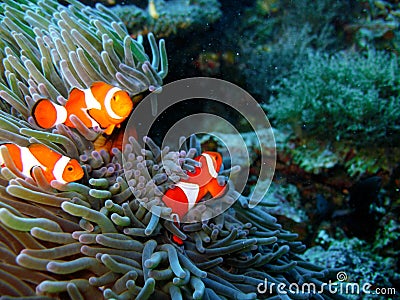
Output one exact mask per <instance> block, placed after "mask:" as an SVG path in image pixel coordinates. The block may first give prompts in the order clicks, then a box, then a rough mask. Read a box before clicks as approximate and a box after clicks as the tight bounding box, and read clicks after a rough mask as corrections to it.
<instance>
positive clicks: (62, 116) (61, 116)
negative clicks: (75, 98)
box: [53, 103, 68, 126]
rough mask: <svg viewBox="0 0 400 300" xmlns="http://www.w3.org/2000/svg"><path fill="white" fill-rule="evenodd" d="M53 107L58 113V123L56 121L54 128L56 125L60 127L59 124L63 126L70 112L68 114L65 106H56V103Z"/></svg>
mask: <svg viewBox="0 0 400 300" xmlns="http://www.w3.org/2000/svg"><path fill="white" fill-rule="evenodd" d="M53 105H54V108H55V109H56V112H57V119H56V121H55V123H54V125H53V126H55V125H58V124H62V123H64V122H65V121H66V120H67V116H68V112H67V110H66V109H65V107H64V106H61V105H58V104H55V103H53Z"/></svg>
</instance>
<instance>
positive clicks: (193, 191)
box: [176, 181, 200, 210]
mask: <svg viewBox="0 0 400 300" xmlns="http://www.w3.org/2000/svg"><path fill="white" fill-rule="evenodd" d="M176 186H177V187H179V188H180V189H181V190H182V191H183V192H184V193H185V195H186V198H187V200H188V210H190V209H191V208H192V207H193V206H194V205H195V204H196V199H197V196H198V195H199V191H200V187H199V185H198V184H194V183H189V182H182V181H180V182H178V183H177V184H176Z"/></svg>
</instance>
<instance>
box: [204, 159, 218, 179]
mask: <svg viewBox="0 0 400 300" xmlns="http://www.w3.org/2000/svg"><path fill="white" fill-rule="evenodd" d="M202 155H203V156H204V157H205V158H206V162H207V167H208V171H209V172H210V175H211V176H212V177H213V178H217V176H218V173H217V171H216V170H215V166H214V163H213V160H212V158H211V156H210V155H209V154H207V153H203V154H202Z"/></svg>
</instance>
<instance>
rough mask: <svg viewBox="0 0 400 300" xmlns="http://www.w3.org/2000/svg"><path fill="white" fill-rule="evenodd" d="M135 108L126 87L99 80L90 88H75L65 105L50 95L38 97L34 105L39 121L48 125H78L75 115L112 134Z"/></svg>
mask: <svg viewBox="0 0 400 300" xmlns="http://www.w3.org/2000/svg"><path fill="white" fill-rule="evenodd" d="M132 109H133V102H132V100H131V98H130V97H129V94H128V93H127V92H126V91H123V90H121V89H120V88H117V87H113V86H111V85H109V84H107V83H104V82H95V83H93V84H92V86H91V87H90V88H88V89H84V90H80V89H78V88H73V89H72V90H71V92H70V93H69V97H68V101H67V103H66V104H65V106H62V105H58V104H55V103H54V102H52V101H50V100H48V99H40V100H38V101H37V102H36V103H35V105H34V106H33V108H32V116H33V119H34V120H35V122H36V124H37V125H39V126H40V127H42V128H46V129H47V128H52V127H54V126H56V125H57V124H65V125H66V126H69V127H74V125H73V123H72V122H71V121H70V119H69V117H70V116H71V115H75V116H76V117H77V118H78V119H80V120H81V121H82V122H83V123H84V124H85V125H86V126H87V127H89V128H93V127H96V126H97V127H100V128H102V129H103V130H104V132H105V133H106V134H108V135H110V134H111V133H112V132H113V130H114V128H115V127H116V126H119V125H120V124H121V123H122V122H123V121H124V120H125V119H126V118H127V117H128V116H129V114H130V113H131V111H132Z"/></svg>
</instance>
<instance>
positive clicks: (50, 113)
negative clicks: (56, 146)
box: [32, 99, 68, 129]
mask: <svg viewBox="0 0 400 300" xmlns="http://www.w3.org/2000/svg"><path fill="white" fill-rule="evenodd" d="M67 115H68V114H67V110H66V109H65V107H64V106H62V105H58V104H55V103H54V102H52V101H50V100H49V99H40V100H38V101H37V102H36V103H35V105H34V106H33V108H32V117H33V119H34V120H35V122H36V124H37V125H38V126H39V127H42V128H46V129H48V128H52V127H54V126H56V125H57V124H62V123H64V122H65V121H66V120H67Z"/></svg>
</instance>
